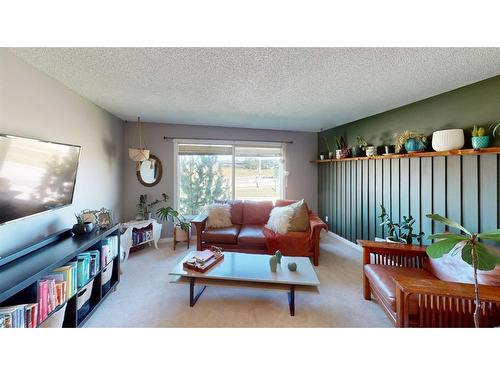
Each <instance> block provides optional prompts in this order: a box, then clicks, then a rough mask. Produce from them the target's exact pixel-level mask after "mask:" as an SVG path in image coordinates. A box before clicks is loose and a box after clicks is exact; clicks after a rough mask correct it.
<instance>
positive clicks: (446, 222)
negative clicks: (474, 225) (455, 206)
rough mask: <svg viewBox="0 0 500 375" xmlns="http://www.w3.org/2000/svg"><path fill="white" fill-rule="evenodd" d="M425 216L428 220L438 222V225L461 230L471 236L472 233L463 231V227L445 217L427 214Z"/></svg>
mask: <svg viewBox="0 0 500 375" xmlns="http://www.w3.org/2000/svg"><path fill="white" fill-rule="evenodd" d="M425 216H427V217H428V218H429V219H432V220H435V221H439V222H440V223H443V224H444V225H447V226H449V227H453V228H457V229H459V230H461V231H462V232H465V233H467V234H468V235H469V236H472V233H471V232H469V231H468V230H467V229H465V228H464V227H463V226H461V225H460V224H458V223H457V222H455V221H453V220H450V219H448V218H446V217H443V216H441V215H438V214H427V215H425Z"/></svg>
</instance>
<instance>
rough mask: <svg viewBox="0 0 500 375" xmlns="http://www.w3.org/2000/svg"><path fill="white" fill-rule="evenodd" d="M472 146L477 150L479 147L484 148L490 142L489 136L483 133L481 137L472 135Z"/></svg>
mask: <svg viewBox="0 0 500 375" xmlns="http://www.w3.org/2000/svg"><path fill="white" fill-rule="evenodd" d="M471 141H472V148H473V149H474V150H478V149H480V148H486V147H488V145H489V144H490V136H489V135H483V136H481V137H472V139H471Z"/></svg>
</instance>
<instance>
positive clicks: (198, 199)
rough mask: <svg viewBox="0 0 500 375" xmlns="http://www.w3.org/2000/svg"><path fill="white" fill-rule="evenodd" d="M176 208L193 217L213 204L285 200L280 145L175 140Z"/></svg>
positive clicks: (282, 153)
mask: <svg viewBox="0 0 500 375" xmlns="http://www.w3.org/2000/svg"><path fill="white" fill-rule="evenodd" d="M174 150H175V160H176V169H177V172H176V187H175V192H176V195H175V199H176V206H177V207H178V209H179V211H180V212H181V213H182V214H184V215H196V214H198V213H200V212H201V211H202V209H203V207H204V206H205V205H207V204H210V203H212V202H213V201H215V200H223V199H246V200H275V199H280V198H283V196H284V149H283V147H282V145H281V144H275V143H273V144H268V145H263V144H251V143H248V144H247V143H244V144H240V143H238V144H228V143H224V142H222V141H221V142H214V143H210V144H208V143H197V142H194V141H192V142H190V141H189V140H186V141H181V140H177V141H176V142H175V143H174Z"/></svg>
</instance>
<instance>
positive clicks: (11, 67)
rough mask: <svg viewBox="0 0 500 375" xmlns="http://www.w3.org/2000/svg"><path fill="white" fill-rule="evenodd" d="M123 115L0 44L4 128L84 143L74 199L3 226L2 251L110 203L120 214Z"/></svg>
mask: <svg viewBox="0 0 500 375" xmlns="http://www.w3.org/2000/svg"><path fill="white" fill-rule="evenodd" d="M122 127H123V125H122V122H121V120H119V119H118V118H116V117H114V116H112V115H110V114H109V113H108V112H106V111H104V110H103V109H101V108H99V107H97V106H96V105H94V104H93V103H91V102H90V101H88V100H86V99H84V98H82V97H81V96H79V95H78V94H76V93H75V92H73V91H72V90H70V89H68V88H67V87H65V86H63V85H62V84H61V83H59V82H57V81H55V80H54V79H52V78H50V77H48V76H47V75H45V74H43V73H42V72H40V71H39V70H37V69H35V68H33V67H32V66H30V65H28V64H26V63H25V62H24V61H22V60H21V59H19V58H17V57H15V56H14V55H12V54H11V53H9V52H7V51H6V50H5V49H1V48H0V133H6V134H12V135H18V136H24V137H32V138H39V139H43V140H49V141H55V142H61V143H71V144H76V145H80V146H82V151H81V157H80V166H79V169H78V178H77V182H76V190H75V196H74V203H73V205H72V206H70V207H65V208H61V209H58V210H55V211H52V212H48V213H43V214H40V215H36V216H33V217H30V218H27V219H23V220H20V221H16V222H13V223H9V224H5V225H3V226H0V254H1V253H2V252H4V253H6V252H7V251H8V250H10V249H15V248H17V247H19V246H22V245H25V244H28V243H31V242H33V241H34V240H36V239H39V238H43V237H45V236H47V235H48V234H51V233H53V232H56V231H58V230H60V229H64V228H69V227H71V226H72V225H73V224H74V222H75V217H74V213H75V212H79V211H81V210H83V209H86V208H89V209H99V208H101V207H103V206H104V207H107V208H109V209H112V210H113V211H114V212H115V217H116V220H119V219H120V203H121V197H120V194H121V181H122V178H121V175H122V161H123V158H122V157H121V156H122V145H123V129H122Z"/></svg>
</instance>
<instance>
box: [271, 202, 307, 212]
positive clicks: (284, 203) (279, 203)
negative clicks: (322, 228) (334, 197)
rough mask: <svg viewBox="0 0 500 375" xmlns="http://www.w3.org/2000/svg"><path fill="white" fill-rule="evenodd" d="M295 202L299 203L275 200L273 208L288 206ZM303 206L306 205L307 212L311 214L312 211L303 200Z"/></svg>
mask: <svg viewBox="0 0 500 375" xmlns="http://www.w3.org/2000/svg"><path fill="white" fill-rule="evenodd" d="M297 202H299V201H298V200H294V199H277V200H276V202H274V207H283V206H288V205H290V204H294V203H297ZM304 204H305V205H306V209H307V212H308V213H310V214H312V211H311V210H310V209H309V206H308V205H307V203H306V201H305V200H304Z"/></svg>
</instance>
